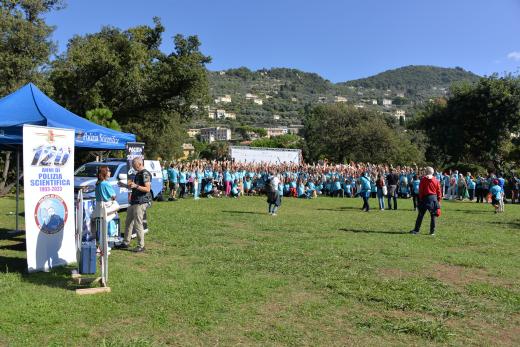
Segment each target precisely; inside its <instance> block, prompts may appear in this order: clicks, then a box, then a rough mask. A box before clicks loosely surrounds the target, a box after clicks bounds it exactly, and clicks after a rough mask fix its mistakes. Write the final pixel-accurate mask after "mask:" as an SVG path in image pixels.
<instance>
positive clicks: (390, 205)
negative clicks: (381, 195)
mask: <svg viewBox="0 0 520 347" xmlns="http://www.w3.org/2000/svg"><path fill="white" fill-rule="evenodd" d="M392 199H393V200H394V210H397V196H396V195H394V196H390V195H388V209H389V210H391V209H392Z"/></svg>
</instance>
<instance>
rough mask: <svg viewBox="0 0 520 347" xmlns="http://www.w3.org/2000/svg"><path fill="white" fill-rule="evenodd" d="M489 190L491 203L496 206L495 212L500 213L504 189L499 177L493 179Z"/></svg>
mask: <svg viewBox="0 0 520 347" xmlns="http://www.w3.org/2000/svg"><path fill="white" fill-rule="evenodd" d="M489 192H490V193H491V204H492V205H493V207H494V208H495V213H498V212H500V202H501V200H502V194H503V190H502V187H500V185H499V182H498V180H497V179H494V180H493V181H492V186H491V188H490V189H489Z"/></svg>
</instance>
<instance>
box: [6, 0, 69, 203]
mask: <svg viewBox="0 0 520 347" xmlns="http://www.w3.org/2000/svg"><path fill="white" fill-rule="evenodd" d="M62 6H63V3H62V1H61V0H6V1H3V0H2V1H0V97H2V96H4V95H6V94H9V93H11V92H13V91H15V90H16V89H18V88H20V87H21V86H22V85H24V84H26V83H28V82H34V83H36V84H38V86H39V87H40V88H41V89H43V90H44V91H47V92H49V91H50V89H51V88H50V84H48V83H47V79H46V76H45V75H46V67H47V64H48V62H49V57H50V55H51V54H52V53H53V52H54V49H55V45H54V43H53V42H52V41H51V39H50V36H51V34H52V32H53V30H54V28H53V27H52V26H49V25H47V23H46V22H45V19H44V17H43V15H44V14H46V13H48V12H49V11H52V10H57V9H60V8H62ZM3 154H4V156H3V158H1V159H0V167H1V169H0V171H1V172H2V174H1V176H0V196H2V195H4V194H6V193H8V192H9V191H10V190H11V188H12V187H13V186H14V184H15V182H16V179H17V178H16V177H15V174H14V173H13V172H12V170H11V169H10V167H12V165H11V164H12V160H13V159H12V158H13V156H12V155H11V152H8V151H6V152H4V153H3Z"/></svg>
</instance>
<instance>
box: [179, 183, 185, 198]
mask: <svg viewBox="0 0 520 347" xmlns="http://www.w3.org/2000/svg"><path fill="white" fill-rule="evenodd" d="M179 185H180V187H181V194H180V197H181V198H184V197H185V196H186V183H180V184H179Z"/></svg>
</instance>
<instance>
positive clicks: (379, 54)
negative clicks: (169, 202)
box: [47, 0, 520, 82]
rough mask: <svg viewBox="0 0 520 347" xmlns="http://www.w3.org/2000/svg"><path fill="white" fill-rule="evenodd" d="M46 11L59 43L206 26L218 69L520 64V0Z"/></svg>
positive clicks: (77, 5)
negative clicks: (158, 25)
mask: <svg viewBox="0 0 520 347" xmlns="http://www.w3.org/2000/svg"><path fill="white" fill-rule="evenodd" d="M66 1H67V7H66V8H65V9H64V10H61V11H58V12H53V13H50V14H48V15H47V21H48V23H49V24H52V25H55V26H56V31H55V33H54V35H53V38H54V40H55V41H57V42H58V46H59V50H60V52H63V51H64V50H65V49H66V45H67V41H68V39H70V38H71V37H72V36H73V35H75V34H80V35H83V34H86V33H93V32H97V31H99V30H100V28H101V27H102V26H104V25H111V26H115V27H118V28H121V29H126V28H129V27H132V26H135V25H142V24H148V25H152V24H153V21H152V17H153V16H159V17H160V18H161V20H162V22H163V25H164V26H165V27H166V33H165V35H164V39H163V45H162V49H163V50H164V51H167V52H168V51H171V50H172V49H173V44H172V40H171V37H173V36H174V35H175V34H177V33H182V34H185V35H194V34H196V35H198V36H199V38H200V40H201V42H202V48H201V49H202V51H203V52H204V53H205V54H207V55H210V56H211V57H212V58H213V61H212V63H211V64H210V65H209V66H208V68H209V69H211V70H222V69H228V68H234V67H240V66H246V67H248V68H250V69H253V70H256V69H260V68H264V67H265V68H270V67H291V68H297V69H301V70H304V71H309V72H316V73H318V74H320V75H322V76H323V77H325V78H327V79H329V80H331V81H333V82H341V81H346V80H351V79H355V78H361V77H366V76H370V75H373V74H376V73H378V72H382V71H384V70H387V69H391V68H396V67H400V66H404V65H411V64H414V65H438V66H445V67H455V66H461V67H463V68H465V69H467V70H470V71H473V72H475V73H477V74H480V75H489V74H491V73H493V72H498V73H503V72H517V71H518V70H519V69H520V0H496V1H489V0H435V1H434V0H429V1H428V0H392V1H389V0H379V1H376V0H362V1H361V0H358V1H355V0H321V1H306V0H299V1H297V0H262V1H260V0H257V1H251V0H219V1H216V0H200V1H197V0H191V1H190V0H148V1H144V0H66Z"/></svg>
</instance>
